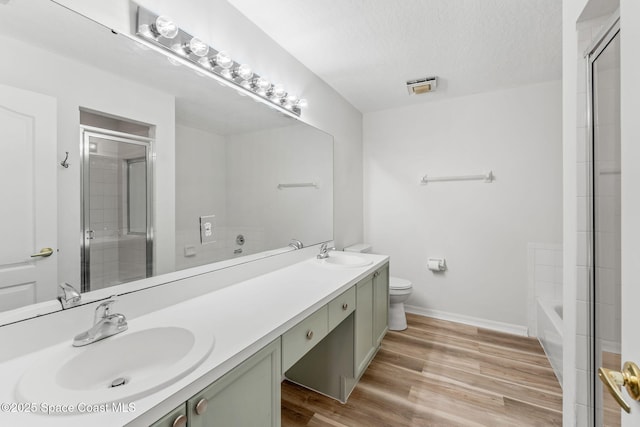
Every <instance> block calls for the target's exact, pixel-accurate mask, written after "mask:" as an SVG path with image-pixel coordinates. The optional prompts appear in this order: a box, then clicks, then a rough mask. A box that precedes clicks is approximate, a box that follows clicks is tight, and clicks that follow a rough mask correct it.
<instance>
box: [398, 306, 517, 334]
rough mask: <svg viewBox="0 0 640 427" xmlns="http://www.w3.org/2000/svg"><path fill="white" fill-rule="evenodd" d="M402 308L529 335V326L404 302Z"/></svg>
mask: <svg viewBox="0 0 640 427" xmlns="http://www.w3.org/2000/svg"><path fill="white" fill-rule="evenodd" d="M404 309H405V311H406V312H407V313H413V314H419V315H421V316H426V317H433V318H435V319H441V320H448V321H450V322H457V323H463V324H465V325H471V326H476V327H478V328H485V329H491V330H492V331H498V332H505V333H507V334H512V335H519V336H521V337H528V336H529V328H527V327H526V326H522V325H514V324H511V323H504V322H496V321H495V320H487V319H481V318H479V317H471V316H464V315H462V314H456V313H448V312H446V311H440V310H432V309H430V308H423V307H416V306H414V305H406V304H405V306H404Z"/></svg>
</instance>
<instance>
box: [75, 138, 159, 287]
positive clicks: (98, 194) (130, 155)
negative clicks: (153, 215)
mask: <svg viewBox="0 0 640 427" xmlns="http://www.w3.org/2000/svg"><path fill="white" fill-rule="evenodd" d="M149 153H150V147H149V142H148V141H141V140H136V139H129V138H125V137H122V136H115V135H109V134H107V133H105V134H102V133H99V132H95V131H91V132H89V131H86V130H85V131H84V137H83V156H84V159H83V160H84V162H83V223H84V225H83V237H84V239H83V241H84V243H83V251H82V291H83V292H87V291H93V290H97V289H102V288H106V287H109V286H114V285H118V284H121V283H126V282H130V281H133V280H138V279H143V278H145V277H149V276H151V274H152V271H151V267H152V263H151V247H152V245H151V232H150V231H151V227H150V223H151V221H150V206H151V203H150V194H151V191H150V189H151V187H150V185H151V183H150V180H151V174H150V167H149V164H150V162H149Z"/></svg>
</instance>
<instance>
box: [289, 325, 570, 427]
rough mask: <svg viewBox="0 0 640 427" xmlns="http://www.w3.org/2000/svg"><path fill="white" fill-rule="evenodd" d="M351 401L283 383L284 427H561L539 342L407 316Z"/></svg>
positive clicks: (556, 394) (557, 393) (558, 398)
mask: <svg viewBox="0 0 640 427" xmlns="http://www.w3.org/2000/svg"><path fill="white" fill-rule="evenodd" d="M407 321H408V325H409V328H408V329H407V330H406V331H402V332H391V331H390V332H389V333H387V335H386V337H385V339H384V341H383V342H382V347H381V348H380V351H379V352H378V354H377V355H376V357H375V359H374V360H373V361H372V362H371V365H370V366H369V368H368V369H367V371H366V372H365V373H364V375H363V376H362V379H361V380H360V382H359V383H358V386H357V387H356V388H355V389H354V391H353V393H352V394H351V397H350V398H349V401H348V402H347V403H346V404H344V405H343V404H341V403H340V402H338V401H335V400H333V399H330V398H328V397H325V396H322V395H320V394H318V393H315V392H312V391H309V390H307V389H305V388H303V387H300V386H297V385H295V384H292V383H289V382H287V381H285V382H284V383H283V384H282V425H283V426H284V427H294V426H331V427H357V426H367V427H372V426H390V427H391V426H392V427H402V426H518V427H519V426H560V425H562V390H561V389H560V385H559V384H558V381H557V380H556V377H555V375H554V374H553V370H552V368H551V366H550V365H549V362H548V360H547V357H546V356H545V354H544V352H543V350H542V348H541V347H540V344H539V343H538V340H537V339H535V338H524V337H518V336H513V335H508V334H503V333H499V332H494V331H490V330H486V329H481V328H476V327H473V326H468V325H462V324H458V323H452V322H446V321H443V320H437V319H432V318H427V317H422V316H417V315H412V314H408V315H407Z"/></svg>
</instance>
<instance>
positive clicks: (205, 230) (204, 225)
mask: <svg viewBox="0 0 640 427" xmlns="http://www.w3.org/2000/svg"><path fill="white" fill-rule="evenodd" d="M215 217H216V216H215V215H206V216H201V217H200V243H202V244H203V245H206V244H207V243H213V242H215V241H216V236H215V233H214V230H213V228H214V219H215Z"/></svg>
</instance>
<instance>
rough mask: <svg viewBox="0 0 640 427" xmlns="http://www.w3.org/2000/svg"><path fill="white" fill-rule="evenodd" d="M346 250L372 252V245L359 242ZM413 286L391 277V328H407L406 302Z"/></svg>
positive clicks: (399, 329)
mask: <svg viewBox="0 0 640 427" xmlns="http://www.w3.org/2000/svg"><path fill="white" fill-rule="evenodd" d="M344 250H345V251H346V252H362V253H367V252H371V245H368V244H366V243H357V244H355V245H351V246H347V247H346V248H344ZM412 290H413V286H412V285H411V282H410V281H408V280H405V279H400V278H398V277H389V330H392V331H404V330H405V329H407V315H406V314H405V312H404V303H405V301H406V300H408V299H409V296H410V295H411V291H412Z"/></svg>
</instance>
